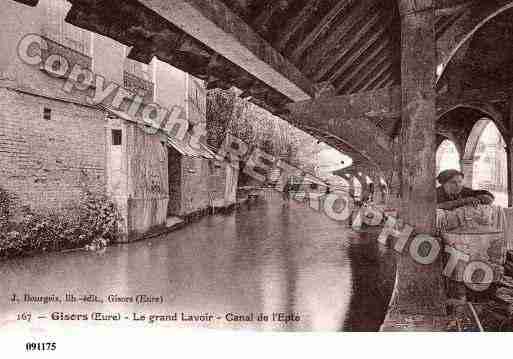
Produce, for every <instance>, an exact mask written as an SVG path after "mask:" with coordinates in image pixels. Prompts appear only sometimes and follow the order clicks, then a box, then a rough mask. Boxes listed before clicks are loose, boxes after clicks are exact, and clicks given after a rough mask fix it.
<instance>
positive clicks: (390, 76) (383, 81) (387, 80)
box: [374, 72, 394, 89]
mask: <svg viewBox="0 0 513 359" xmlns="http://www.w3.org/2000/svg"><path fill="white" fill-rule="evenodd" d="M393 81H394V73H393V72H389V73H387V75H386V76H384V77H383V78H382V79H381V80H380V81H379V82H377V83H376V86H374V89H380V88H384V87H388V86H389V85H387V84H392V83H393Z"/></svg>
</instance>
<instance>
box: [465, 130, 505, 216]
mask: <svg viewBox="0 0 513 359" xmlns="http://www.w3.org/2000/svg"><path fill="white" fill-rule="evenodd" d="M479 125H480V124H479V122H478V123H476V127H475V128H477V130H479V131H480V132H481V133H480V134H479V137H478V138H479V140H478V141H477V143H476V146H475V147H474V152H473V157H471V158H472V160H473V166H472V167H473V168H472V186H473V187H474V188H476V189H477V188H478V189H486V190H488V191H490V192H492V193H493V194H494V196H495V204H496V205H499V206H503V207H507V206H508V167H507V155H506V148H505V146H506V143H505V141H504V138H503V137H502V135H501V133H500V131H499V129H498V128H497V126H496V125H495V124H494V123H493V122H492V121H489V122H488V123H487V124H486V126H485V127H484V128H482V127H480V126H479ZM469 140H471V139H470V138H469Z"/></svg>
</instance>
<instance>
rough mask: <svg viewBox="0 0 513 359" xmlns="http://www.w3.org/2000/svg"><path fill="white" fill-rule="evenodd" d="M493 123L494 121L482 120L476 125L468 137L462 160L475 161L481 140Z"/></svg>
mask: <svg viewBox="0 0 513 359" xmlns="http://www.w3.org/2000/svg"><path fill="white" fill-rule="evenodd" d="M492 122H493V121H492V120H490V119H488V118H482V119H480V120H478V121H477V122H476V123H475V124H474V127H473V128H472V131H471V132H470V135H469V136H468V139H467V143H466V145H465V153H464V154H463V157H462V160H474V157H475V153H476V149H477V145H478V143H479V139H480V138H481V135H482V134H483V131H484V130H485V128H486V127H487V126H488V125H489V124H490V123H492Z"/></svg>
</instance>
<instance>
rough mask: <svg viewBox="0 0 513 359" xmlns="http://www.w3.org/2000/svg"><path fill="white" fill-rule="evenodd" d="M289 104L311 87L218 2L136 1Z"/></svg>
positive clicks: (305, 95)
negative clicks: (252, 77) (265, 85)
mask: <svg viewBox="0 0 513 359" xmlns="http://www.w3.org/2000/svg"><path fill="white" fill-rule="evenodd" d="M138 1H139V3H141V4H142V5H144V6H146V7H147V8H148V9H150V10H152V11H154V12H155V13H157V14H159V15H160V16H161V17H163V18H164V19H166V20H167V21H169V22H170V23H172V24H174V25H175V26H177V27H178V28H180V29H181V30H182V31H184V32H185V33H187V34H188V35H190V36H192V37H193V38H195V39H197V40H198V41H200V42H201V43H203V44H204V45H206V46H208V47H209V48H211V49H212V50H214V51H216V52H217V53H218V54H220V55H221V56H223V57H225V58H226V59H228V60H229V61H231V62H232V63H234V64H235V65H237V66H239V67H241V68H242V69H244V70H246V71H247V72H249V73H250V74H251V75H253V76H254V77H256V78H257V79H259V80H260V81H262V82H263V83H265V84H267V85H268V86H270V87H272V88H274V89H275V90H276V91H278V92H279V93H281V94H283V95H284V96H286V97H288V98H289V99H291V100H292V101H301V100H307V99H310V98H311V97H312V96H313V93H314V91H313V84H312V83H311V82H310V80H308V79H307V78H306V77H305V76H304V75H303V74H302V73H301V72H300V71H299V70H298V69H297V68H296V67H295V66H294V65H293V64H292V63H290V62H289V61H288V60H287V59H285V58H284V57H283V56H282V55H281V54H280V53H278V52H277V51H276V50H275V49H274V48H273V47H272V46H271V45H270V44H269V43H268V42H266V41H265V40H264V39H262V38H261V37H260V36H259V35H258V34H257V33H256V32H255V31H254V30H253V29H251V27H250V26H249V25H248V24H246V23H245V22H244V21H243V20H242V19H241V18H240V17H239V16H237V15H236V14H235V13H233V12H232V11H231V10H230V9H229V8H228V7H227V6H226V5H224V4H223V3H222V2H221V1H220V0H138Z"/></svg>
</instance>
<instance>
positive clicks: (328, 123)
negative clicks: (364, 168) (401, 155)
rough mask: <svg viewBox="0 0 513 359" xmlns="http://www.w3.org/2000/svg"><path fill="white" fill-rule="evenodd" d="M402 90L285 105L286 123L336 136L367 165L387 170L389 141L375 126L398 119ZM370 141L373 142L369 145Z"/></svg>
mask: <svg viewBox="0 0 513 359" xmlns="http://www.w3.org/2000/svg"><path fill="white" fill-rule="evenodd" d="M401 103H402V101H401V88H400V87H399V86H394V87H391V88H388V89H381V90H377V91H370V92H363V93H358V94H352V95H343V96H335V97H330V98H322V97H321V98H318V99H315V100H310V101H301V102H296V103H290V104H288V105H286V107H287V109H289V111H290V115H289V116H288V119H289V121H290V122H292V123H293V124H298V125H300V126H301V127H303V128H304V127H310V128H316V129H318V130H321V131H325V132H329V133H331V134H333V135H335V136H336V137H337V138H339V139H340V140H342V141H343V142H344V143H346V144H348V145H349V146H351V147H352V148H354V149H355V151H357V152H358V153H360V154H361V155H362V156H364V157H365V158H367V159H368V160H369V161H370V162H372V163H375V164H376V165H378V166H380V167H382V168H383V167H384V168H386V167H387V166H390V165H391V164H392V154H391V147H390V137H389V136H388V135H387V134H386V133H385V132H384V131H383V130H382V129H380V128H379V127H377V126H376V125H375V124H374V122H375V119H376V118H377V119H379V118H397V119H399V118H400V116H401V108H402V104H401ZM369 137H370V138H373V139H374V140H373V141H369Z"/></svg>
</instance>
